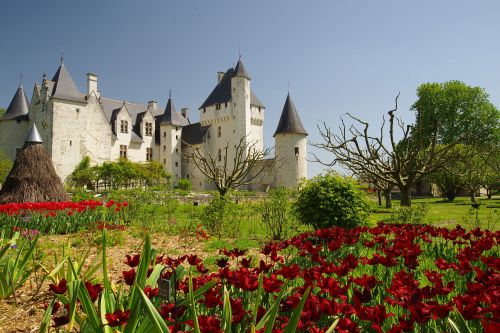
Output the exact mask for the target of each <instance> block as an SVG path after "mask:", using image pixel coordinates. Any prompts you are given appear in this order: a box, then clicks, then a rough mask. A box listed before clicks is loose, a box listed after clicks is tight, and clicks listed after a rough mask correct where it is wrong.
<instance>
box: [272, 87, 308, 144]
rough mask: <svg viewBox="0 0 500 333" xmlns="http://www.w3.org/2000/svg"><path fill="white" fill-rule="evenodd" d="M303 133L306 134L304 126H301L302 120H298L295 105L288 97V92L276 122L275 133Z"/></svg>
mask: <svg viewBox="0 0 500 333" xmlns="http://www.w3.org/2000/svg"><path fill="white" fill-rule="evenodd" d="M285 133H291V134H305V135H307V132H306V130H305V129H304V126H302V122H301V121H300V118H299V114H298V113H297V109H295V105H294V104H293V102H292V99H291V98H290V94H288V95H287V96H286V102H285V105H284V106H283V111H282V112H281V117H280V121H279V123H278V127H277V128H276V132H275V133H274V136H276V134H285Z"/></svg>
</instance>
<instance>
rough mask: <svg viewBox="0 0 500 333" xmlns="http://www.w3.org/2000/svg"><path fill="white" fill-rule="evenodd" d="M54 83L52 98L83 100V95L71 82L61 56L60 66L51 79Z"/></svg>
mask: <svg viewBox="0 0 500 333" xmlns="http://www.w3.org/2000/svg"><path fill="white" fill-rule="evenodd" d="M52 81H53V82H54V89H52V96H54V97H59V98H64V99H70V100H75V99H76V100H83V95H82V93H81V92H80V90H79V89H78V87H77V86H76V84H75V81H73V78H72V77H71V75H70V74H69V72H68V70H67V69H66V66H64V58H63V56H62V55H61V65H60V66H59V68H58V69H57V72H56V73H55V74H54V77H53V78H52Z"/></svg>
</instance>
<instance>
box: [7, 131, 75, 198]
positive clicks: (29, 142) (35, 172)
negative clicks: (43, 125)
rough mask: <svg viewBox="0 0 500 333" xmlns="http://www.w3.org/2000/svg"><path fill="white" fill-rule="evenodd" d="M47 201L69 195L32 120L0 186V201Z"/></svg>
mask: <svg viewBox="0 0 500 333" xmlns="http://www.w3.org/2000/svg"><path fill="white" fill-rule="evenodd" d="M46 201H68V196H67V195H66V192H65V191H64V187H63V184H62V183H61V180H60V179H59V177H58V176H57V174H56V171H55V170H54V166H53V165H52V160H51V159H50V156H49V155H48V154H47V152H46V151H45V148H43V145H42V139H41V137H40V134H39V133H38V130H37V129H36V126H35V125H34V124H33V127H32V128H31V131H30V133H29V134H28V137H27V138H26V142H25V143H24V146H23V149H22V150H21V151H20V152H19V154H18V155H17V157H16V160H15V161H14V166H13V167H12V170H11V171H10V173H9V175H8V176H7V179H6V180H5V182H4V184H3V186H2V189H1V190H0V204H4V203H10V202H17V203H20V202H46Z"/></svg>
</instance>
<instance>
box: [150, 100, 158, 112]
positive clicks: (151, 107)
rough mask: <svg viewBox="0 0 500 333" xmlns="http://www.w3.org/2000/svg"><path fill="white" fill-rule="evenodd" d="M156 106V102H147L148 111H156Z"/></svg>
mask: <svg viewBox="0 0 500 333" xmlns="http://www.w3.org/2000/svg"><path fill="white" fill-rule="evenodd" d="M157 106H158V103H156V101H149V102H148V110H154V109H156V108H157Z"/></svg>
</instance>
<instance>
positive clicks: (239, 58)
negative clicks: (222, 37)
mask: <svg viewBox="0 0 500 333" xmlns="http://www.w3.org/2000/svg"><path fill="white" fill-rule="evenodd" d="M238 60H241V48H240V47H239V46H238Z"/></svg>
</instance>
